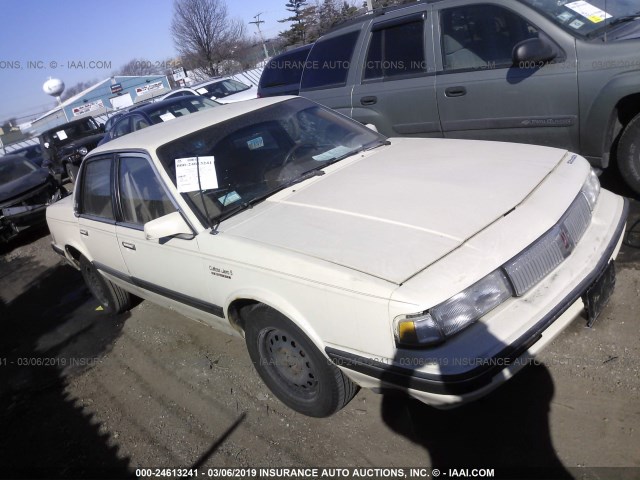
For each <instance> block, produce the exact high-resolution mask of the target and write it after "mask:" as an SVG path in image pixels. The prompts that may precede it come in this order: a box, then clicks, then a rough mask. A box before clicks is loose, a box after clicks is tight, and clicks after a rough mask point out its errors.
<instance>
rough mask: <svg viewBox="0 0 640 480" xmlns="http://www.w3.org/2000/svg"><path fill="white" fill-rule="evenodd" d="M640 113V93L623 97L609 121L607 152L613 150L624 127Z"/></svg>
mask: <svg viewBox="0 0 640 480" xmlns="http://www.w3.org/2000/svg"><path fill="white" fill-rule="evenodd" d="M639 113H640V93H637V94H634V95H629V96H626V97H624V98H621V99H620V100H619V101H618V103H617V104H616V106H615V109H614V110H613V115H612V116H611V121H610V123H609V129H608V138H607V144H606V145H605V147H606V148H605V152H609V151H611V150H612V147H614V146H615V145H616V143H617V140H618V137H620V134H621V133H622V131H623V130H624V127H626V126H627V124H628V123H629V122H630V121H631V120H633V118H634V117H635V116H636V115H638V114H639Z"/></svg>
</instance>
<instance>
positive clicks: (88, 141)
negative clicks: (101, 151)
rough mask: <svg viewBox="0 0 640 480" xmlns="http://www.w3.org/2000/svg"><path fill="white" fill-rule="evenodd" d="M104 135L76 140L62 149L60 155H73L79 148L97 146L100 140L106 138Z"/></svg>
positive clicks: (98, 134) (94, 135)
mask: <svg viewBox="0 0 640 480" xmlns="http://www.w3.org/2000/svg"><path fill="white" fill-rule="evenodd" d="M104 135H105V134H104V133H97V134H93V135H89V136H86V137H81V138H76V139H75V140H73V141H71V142H70V143H67V144H66V145H64V146H62V147H60V153H62V154H65V155H66V154H69V153H72V152H73V151H74V150H76V149H77V148H79V147H83V146H95V145H97V144H98V142H99V141H100V140H102V137H104Z"/></svg>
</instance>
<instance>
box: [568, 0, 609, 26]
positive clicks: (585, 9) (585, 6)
mask: <svg viewBox="0 0 640 480" xmlns="http://www.w3.org/2000/svg"><path fill="white" fill-rule="evenodd" d="M565 7H567V8H570V9H571V10H573V11H574V12H576V13H579V14H580V15H582V16H583V17H585V18H586V19H588V20H589V21H591V22H592V23H600V22H604V21H605V20H606V19H607V18H611V15H609V14H608V13H607V12H605V11H604V10H600V9H599V8H598V7H596V6H595V5H591V4H590V3H589V2H585V1H584V0H579V1H578V2H571V3H567V4H566V5H565ZM571 26H572V27H573V24H572V25H571ZM573 28H579V27H573Z"/></svg>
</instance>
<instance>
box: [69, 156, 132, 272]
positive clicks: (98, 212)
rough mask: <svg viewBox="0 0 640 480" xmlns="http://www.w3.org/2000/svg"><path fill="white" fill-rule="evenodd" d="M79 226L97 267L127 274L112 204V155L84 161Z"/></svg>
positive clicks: (79, 204) (78, 208) (78, 206)
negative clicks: (117, 235)
mask: <svg viewBox="0 0 640 480" xmlns="http://www.w3.org/2000/svg"><path fill="white" fill-rule="evenodd" d="M79 188H80V189H81V191H80V192H79V193H80V195H79V197H78V198H79V200H78V205H77V206H76V208H77V211H78V216H79V218H78V226H79V229H80V238H81V239H82V242H83V243H84V245H85V247H86V251H87V252H89V254H90V255H91V257H92V258H91V259H90V260H91V261H93V263H94V264H95V266H96V267H97V268H98V269H100V270H102V271H104V272H107V273H110V274H112V275H114V276H117V277H127V276H128V270H127V267H126V265H125V263H124V259H123V258H122V255H121V253H120V247H119V246H118V239H117V237H116V220H115V219H116V216H115V209H114V204H113V197H112V192H113V156H112V155H106V156H100V157H93V158H89V159H87V160H85V162H84V164H83V166H82V179H81V181H80V182H79Z"/></svg>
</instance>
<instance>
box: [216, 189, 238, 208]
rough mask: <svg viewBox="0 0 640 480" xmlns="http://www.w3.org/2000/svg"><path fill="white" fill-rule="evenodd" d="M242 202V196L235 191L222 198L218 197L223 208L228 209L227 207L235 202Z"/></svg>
mask: <svg viewBox="0 0 640 480" xmlns="http://www.w3.org/2000/svg"><path fill="white" fill-rule="evenodd" d="M238 200H240V195H238V192H236V191H235V190H234V191H233V192H229V193H227V194H225V195H222V196H221V197H218V201H219V202H220V203H221V204H222V206H224V207H226V206H227V205H231V204H232V203H233V202H237V201H238Z"/></svg>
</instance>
